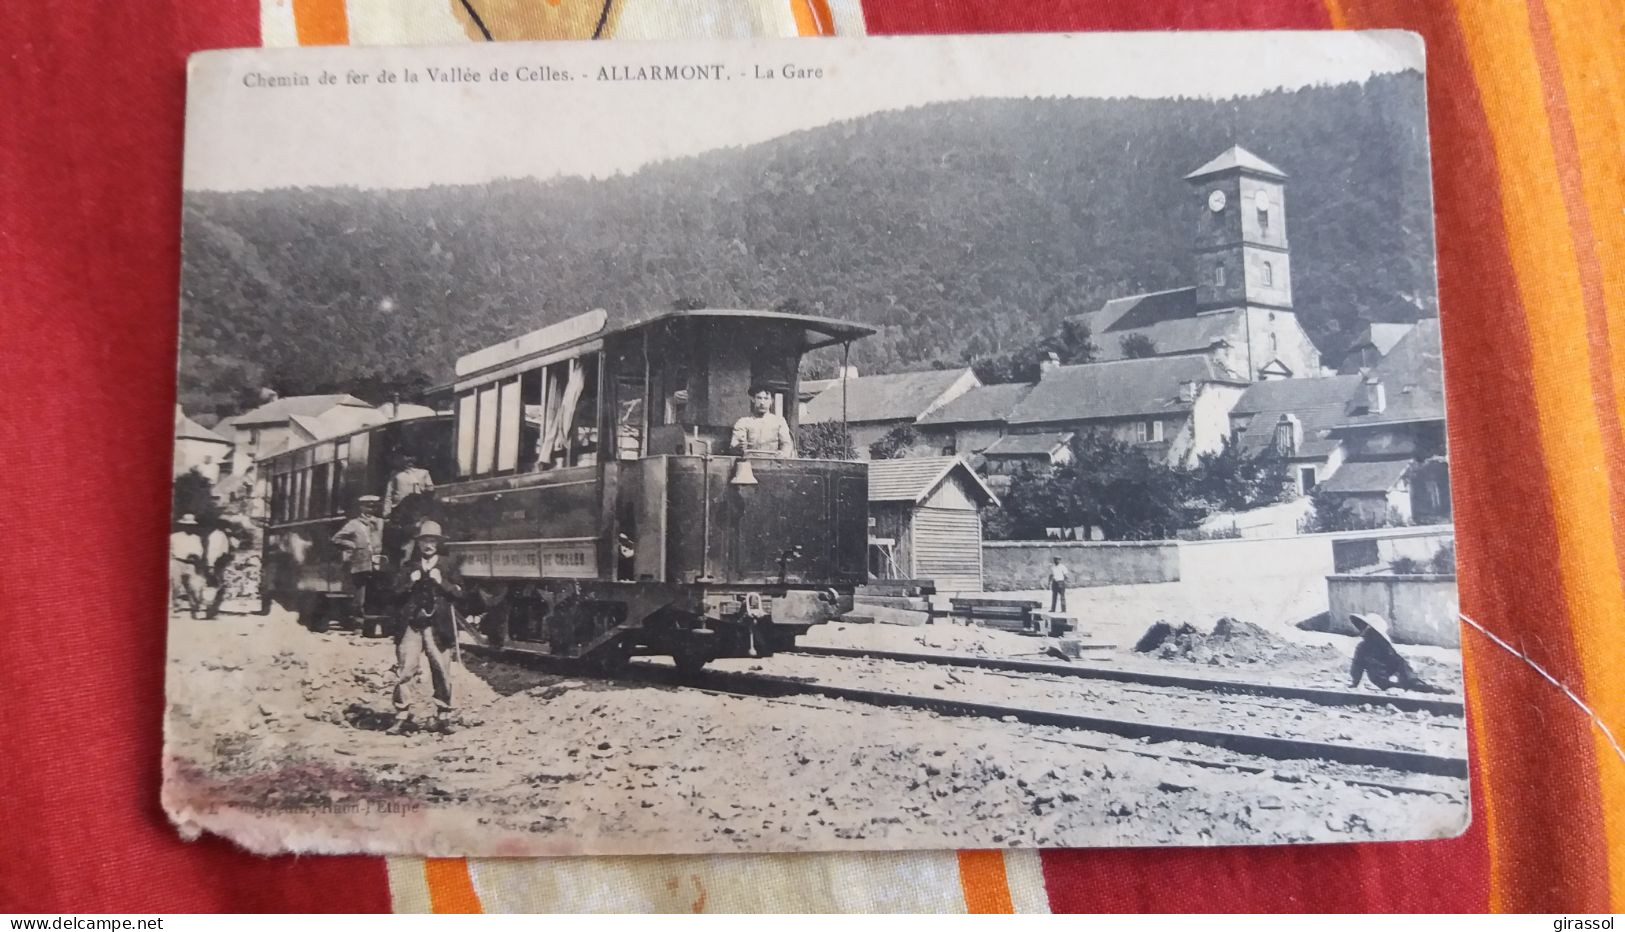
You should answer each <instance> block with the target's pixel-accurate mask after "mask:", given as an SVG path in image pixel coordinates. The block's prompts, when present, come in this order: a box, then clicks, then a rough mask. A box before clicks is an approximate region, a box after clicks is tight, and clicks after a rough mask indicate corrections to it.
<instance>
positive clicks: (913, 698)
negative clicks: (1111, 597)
mask: <svg viewBox="0 0 1625 932" xmlns="http://www.w3.org/2000/svg"><path fill="white" fill-rule="evenodd" d="M465 649H467V650H469V651H470V652H472V653H476V654H478V655H480V656H483V657H487V658H489V659H492V660H498V661H502V662H508V663H514V664H516V665H520V666H526V667H530V668H533V669H541V670H544V671H549V672H568V673H572V674H580V673H581V672H582V671H581V669H580V668H579V667H577V666H573V665H570V664H569V663H568V662H565V661H560V660H558V659H556V658H550V657H545V656H540V655H536V654H532V653H529V652H525V651H516V650H512V649H497V648H484V647H473V646H465ZM616 676H617V677H618V678H623V679H626V680H629V681H634V682H638V683H643V684H648V685H660V686H668V687H681V688H694V689H702V690H707V691H711V692H717V693H725V694H729V695H738V696H753V697H759V698H768V699H783V698H789V697H797V696H824V697H827V698H831V699H841V700H845V701H848V702H854V703H861V704H864V705H869V706H874V707H879V708H901V709H918V710H922V711H928V712H932V713H935V714H937V715H942V716H951V717H975V718H984V719H993V720H1000V721H1011V722H1021V723H1024V724H1028V725H1039V726H1049V727H1055V728H1062V729H1068V730H1076V731H1085V732H1093V733H1097V734H1106V735H1114V736H1117V737H1121V738H1126V739H1131V740H1134V739H1144V740H1147V741H1151V742H1168V741H1176V742H1186V743H1190V744H1198V745H1205V746H1209V747H1215V748H1219V749H1222V750H1225V751H1229V752H1232V753H1236V754H1243V755H1250V756H1255V757H1263V758H1269V759H1274V760H1322V761H1331V762H1335V763H1339V764H1347V765H1352V766H1359V767H1375V768H1381V769H1384V770H1390V771H1397V772H1400V773H1413V774H1425V775H1432V776H1443V777H1455V778H1464V777H1466V776H1467V761H1466V759H1465V758H1462V757H1455V756H1451V755H1440V754H1429V753H1425V752H1419V751H1409V750H1399V749H1393V748H1374V747H1366V746H1361V745H1354V744H1342V743H1337V742H1328V741H1316V740H1306V739H1302V738H1283V737H1277V736H1273V735H1262V734H1249V733H1246V732H1238V731H1232V730H1228V729H1214V728H1194V727H1187V726H1182V725H1171V724H1167V723H1159V722H1152V721H1145V720H1136V719H1131V718H1112V717H1107V716H1101V715H1081V714H1077V713H1073V712H1063V711H1056V710H1052V709H1037V708H1030V707H1024V706H1014V705H1004V704H999V703H989V702H977V701H970V700H966V699H961V698H951V697H941V696H929V695H917V694H912V693H907V692H895V691H888V690H884V689H868V688H860V687H853V686H843V685H838V684H833V683H826V682H816V681H814V682H809V681H807V680H804V679H797V678H791V677H785V676H774V675H766V674H760V673H749V672H740V671H731V670H716V669H707V670H704V671H701V672H700V673H697V674H689V673H683V672H680V671H678V670H676V669H675V668H673V667H667V666H661V665H656V664H651V663H646V662H634V663H632V664H630V665H629V666H628V667H626V668H625V669H624V670H622V671H620V672H618V673H617V674H616ZM1211 766H1218V767H1234V766H1238V765H1236V764H1235V763H1230V762H1212V763H1211ZM1390 788H1392V787H1390Z"/></svg>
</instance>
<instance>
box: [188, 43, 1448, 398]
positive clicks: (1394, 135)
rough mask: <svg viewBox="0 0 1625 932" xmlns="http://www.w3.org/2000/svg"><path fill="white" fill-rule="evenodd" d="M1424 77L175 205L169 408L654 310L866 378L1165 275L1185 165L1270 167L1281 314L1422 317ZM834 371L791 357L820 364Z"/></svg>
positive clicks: (1172, 257)
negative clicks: (1240, 158) (501, 177)
mask: <svg viewBox="0 0 1625 932" xmlns="http://www.w3.org/2000/svg"><path fill="white" fill-rule="evenodd" d="M1422 95H1423V88H1422V78H1421V76H1419V75H1417V74H1414V73H1405V74H1399V75H1389V76H1384V77H1378V78H1375V79H1373V80H1371V81H1370V82H1368V83H1367V84H1365V85H1363V86H1362V85H1352V84H1346V85H1337V86H1329V87H1313V88H1305V89H1301V90H1297V91H1291V92H1274V93H1269V94H1264V95H1261V96H1257V97H1251V98H1246V99H1240V100H1230V101H1219V102H1215V101H1206V100H1184V99H1182V100H1168V101H1142V100H1070V99H1067V100H1063V99H1025V100H984V101H968V102H956V103H946V104H933V105H929V106H923V107H918V108H914V109H910V110H905V111H896V112H887V113H881V114H875V115H872V116H868V117H863V118H860V119H856V120H851V121H846V122H842V123H838V124H834V125H830V126H826V127H821V128H818V129H814V130H808V131H804V132H800V133H795V134H792V135H789V136H785V137H783V138H780V139H776V140H773V141H771V142H767V143H762V144H759V145H753V146H748V147H740V148H731V149H724V150H718V151H714V152H710V153H706V154H704V155H701V156H696V157H692V158H684V159H680V160H674V161H670V162H665V163H660V164H656V165H651V166H648V167H646V168H644V169H642V170H640V171H638V172H636V173H634V174H631V175H627V176H617V177H613V178H609V179H605V180H584V179H554V180H549V181H536V180H511V181H502V182H498V183H495V184H491V185H476V186H441V187H433V188H428V189H423V190H415V191H393V192H384V191H366V190H359V189H351V188H338V189H319V190H318V189H290V190H278V191H269V192H248V193H218V192H194V193H192V194H189V195H188V197H187V201H186V207H185V230H184V233H185V253H184V254H185V260H184V262H185V269H184V287H183V296H182V305H183V319H182V328H183V329H182V332H183V339H184V344H183V353H182V376H181V401H182V402H183V403H184V404H185V405H187V408H188V410H191V411H196V412H199V413H203V412H215V413H228V412H229V411H231V410H234V409H235V408H237V407H239V406H240V405H241V404H243V403H244V401H245V400H246V399H247V398H248V397H251V395H252V393H253V392H254V391H255V390H257V389H258V388H259V387H260V386H264V385H269V386H272V387H274V388H276V389H277V390H278V391H281V392H283V393H284V394H287V393H304V392H310V391H317V390H332V389H345V390H352V391H356V392H357V393H358V394H362V395H363V396H364V397H371V398H372V400H381V399H380V398H379V397H377V396H380V395H381V394H383V393H387V392H389V391H392V390H393V388H394V387H395V386H398V385H404V384H422V383H424V382H425V381H427V379H429V378H430V377H433V376H437V375H440V374H442V373H444V372H446V371H449V368H450V361H451V359H452V358H453V357H455V356H456V355H457V354H460V353H463V352H466V351H468V350H469V349H472V348H475V347H477V346H481V345H485V344H489V343H493V342H496V341H498V340H501V339H504V338H507V337H510V336H512V335H514V334H516V333H519V332H522V331H525V330H529V329H532V328H534V327H538V326H541V325H543V324H546V323H550V322H552V321H555V320H559V319H561V318H564V317H568V316H571V315H573V314H577V313H580V312H582V311H585V310H587V309H590V308H593V307H603V308H607V309H608V310H609V311H610V313H611V315H612V319H613V318H616V317H622V318H624V317H627V316H631V315H634V314H638V315H641V314H646V313H649V312H650V311H652V310H656V309H662V308H668V307H670V306H671V305H672V304H673V302H676V301H697V302H702V303H704V304H706V305H709V306H717V307H730V306H731V307H740V306H746V307H775V306H780V305H782V304H785V303H786V302H789V303H790V304H791V306H793V307H798V308H801V309H805V310H809V311H811V312H814V313H821V314H827V315H830V316H835V317H844V318H850V319H853V320H859V321H864V322H867V323H870V324H873V325H876V326H878V327H879V328H880V330H881V332H880V334H879V335H878V336H877V337H876V338H874V339H870V340H866V341H862V342H861V343H860V344H858V345H856V346H855V347H854V349H853V362H854V363H855V364H856V365H858V366H859V367H860V368H861V369H862V370H863V371H866V372H868V371H887V370H900V369H911V368H924V367H930V366H933V365H959V364H962V363H964V362H967V361H970V360H972V359H974V358H981V357H985V356H988V355H992V354H996V353H999V352H1001V351H1005V350H1008V349H1009V348H1011V347H1013V346H1018V345H1021V344H1023V343H1026V342H1029V341H1031V340H1032V339H1033V338H1035V337H1037V336H1039V335H1041V334H1044V333H1048V332H1050V331H1051V330H1053V329H1054V328H1055V327H1056V326H1057V325H1058V324H1059V321H1060V320H1061V319H1062V318H1063V317H1065V316H1067V315H1070V314H1073V313H1077V312H1079V311H1084V310H1093V309H1094V308H1096V307H1098V306H1099V304H1100V302H1101V301H1103V300H1105V299H1106V298H1109V297H1113V296H1116V295H1120V294H1125V293H1132V292H1137V291H1143V290H1150V289H1157V288H1170V287H1179V286H1182V285H1185V284H1187V283H1188V282H1189V277H1190V272H1189V264H1188V261H1187V247H1188V242H1189V229H1190V227H1191V225H1192V223H1193V214H1192V212H1193V211H1194V210H1196V209H1197V198H1196V197H1195V196H1194V195H1193V194H1192V192H1191V191H1190V190H1189V189H1188V188H1187V187H1186V184H1185V182H1184V181H1183V180H1182V178H1183V176H1184V175H1185V174H1186V173H1187V172H1189V171H1191V170H1192V169H1194V168H1195V167H1197V166H1198V165H1200V164H1202V163H1203V162H1205V161H1207V160H1208V159H1210V158H1212V157H1213V156H1214V155H1216V154H1218V153H1219V152H1221V151H1222V150H1224V149H1225V148H1227V147H1228V146H1230V145H1232V144H1234V143H1240V144H1241V145H1243V146H1245V147H1247V148H1248V149H1250V150H1252V151H1253V152H1256V153H1257V154H1258V155H1260V156H1262V157H1263V158H1265V159H1268V160H1270V161H1271V162H1273V163H1275V164H1276V165H1278V166H1280V167H1281V168H1282V169H1283V170H1284V171H1286V172H1287V173H1288V175H1289V176H1290V178H1289V180H1288V182H1287V189H1286V215H1287V229H1288V235H1289V237H1290V240H1291V245H1292V251H1293V262H1292V265H1293V285H1294V292H1295V296H1296V300H1297V306H1298V310H1299V312H1300V314H1301V315H1302V317H1303V320H1304V322H1305V324H1306V326H1307V327H1308V328H1309V330H1310V332H1311V334H1312V335H1314V336H1315V338H1316V339H1317V341H1318V342H1319V343H1320V344H1321V347H1322V350H1323V351H1326V352H1328V353H1335V352H1337V351H1338V350H1339V349H1341V346H1342V342H1343V341H1345V340H1346V339H1347V336H1346V335H1347V334H1348V333H1349V332H1350V331H1351V330H1353V329H1355V328H1357V327H1358V326H1359V324H1360V323H1361V322H1362V321H1365V320H1405V319H1414V317H1416V316H1417V315H1418V314H1422V315H1428V314H1432V313H1435V308H1434V297H1433V285H1432V267H1431V254H1432V242H1431V240H1432V219H1431V215H1430V212H1429V204H1430V197H1429V192H1428V182H1427V163H1426V158H1427V156H1426V139H1425V129H1424V125H1425V124H1424V117H1423V112H1424V108H1423V96H1422ZM829 365H830V360H828V359H822V360H815V361H813V363H812V364H811V366H810V368H811V369H813V370H824V369H827V367H828V366H829Z"/></svg>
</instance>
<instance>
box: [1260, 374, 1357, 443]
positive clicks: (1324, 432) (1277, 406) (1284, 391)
mask: <svg viewBox="0 0 1625 932" xmlns="http://www.w3.org/2000/svg"><path fill="white" fill-rule="evenodd" d="M1359 390H1360V377H1359V376H1357V375H1334V376H1329V377H1326V378H1319V379H1272V380H1270V381H1267V382H1254V383H1253V384H1252V385H1250V386H1248V387H1247V390H1246V391H1245V392H1243V393H1242V395H1241V398H1240V399H1239V400H1237V401H1236V406H1235V407H1234V408H1232V409H1230V417H1231V419H1232V420H1240V419H1241V418H1244V417H1245V418H1247V421H1246V423H1245V424H1244V425H1243V427H1242V430H1241V433H1240V434H1239V435H1238V436H1237V438H1236V439H1237V443H1238V445H1239V446H1240V449H1241V452H1242V454H1243V455H1245V456H1257V455H1259V454H1260V453H1263V452H1264V451H1266V450H1268V449H1270V447H1271V446H1272V445H1273V444H1274V442H1275V425H1276V423H1277V422H1279V421H1280V419H1281V415H1283V414H1290V415H1292V416H1293V417H1296V418H1297V419H1298V423H1299V424H1300V425H1301V426H1302V427H1303V442H1302V443H1301V444H1299V446H1298V455H1299V456H1308V457H1320V456H1326V455H1328V454H1330V453H1331V452H1332V450H1334V449H1336V448H1337V444H1338V442H1339V441H1337V440H1336V439H1334V438H1332V437H1331V431H1332V429H1333V428H1335V427H1336V426H1337V425H1338V424H1340V423H1342V421H1343V418H1344V415H1345V412H1346V411H1347V410H1348V404H1349V401H1350V399H1352V398H1353V397H1354V395H1355V393H1356V392H1358V391H1359Z"/></svg>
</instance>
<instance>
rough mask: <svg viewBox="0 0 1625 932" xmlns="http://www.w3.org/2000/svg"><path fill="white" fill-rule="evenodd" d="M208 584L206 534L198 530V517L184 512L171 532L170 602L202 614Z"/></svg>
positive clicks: (195, 614) (196, 614)
mask: <svg viewBox="0 0 1625 932" xmlns="http://www.w3.org/2000/svg"><path fill="white" fill-rule="evenodd" d="M205 586H206V580H205V578H204V566H203V538H202V537H201V536H200V535H199V533H198V523H197V517H196V516H195V515H190V514H185V515H181V516H180V517H179V518H177V519H175V524H174V527H172V528H171V529H170V532H169V599H170V606H171V607H172V608H173V607H175V606H176V605H177V603H178V604H184V605H187V606H189V607H190V608H191V610H192V617H193V618H202V617H203V606H204V595H205Z"/></svg>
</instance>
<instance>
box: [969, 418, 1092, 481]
mask: <svg viewBox="0 0 1625 932" xmlns="http://www.w3.org/2000/svg"><path fill="white" fill-rule="evenodd" d="M1075 436H1076V434H1074V433H1072V432H1071V431H1069V430H1068V431H1051V432H1045V433H1038V434H1006V435H1005V436H1003V437H1000V438H999V439H998V440H995V441H994V442H993V445H992V446H990V447H988V448H987V449H986V450H983V451H982V471H983V472H984V473H986V475H987V481H988V484H989V485H991V486H993V488H994V489H995V490H1000V491H1002V490H1003V489H1006V488H1008V487H1009V485H1010V480H1011V479H1013V478H1014V477H1016V476H1018V475H1021V474H1023V473H1026V474H1032V475H1042V474H1046V473H1049V472H1052V471H1054V470H1055V469H1056V468H1057V467H1060V466H1065V465H1066V464H1068V463H1070V462H1072V438H1073V437H1075Z"/></svg>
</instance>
